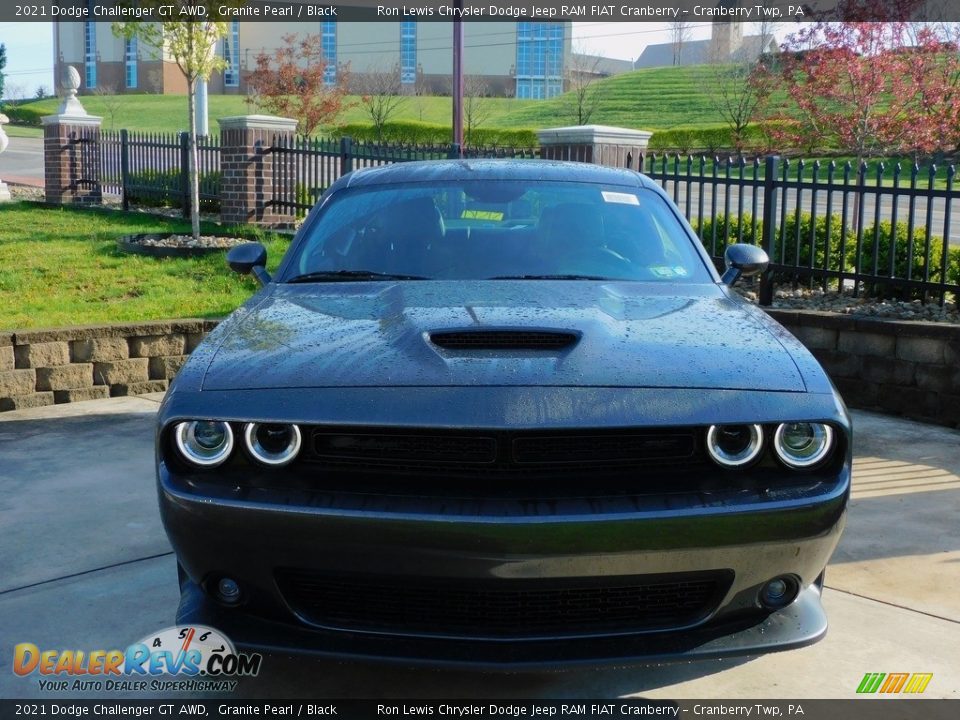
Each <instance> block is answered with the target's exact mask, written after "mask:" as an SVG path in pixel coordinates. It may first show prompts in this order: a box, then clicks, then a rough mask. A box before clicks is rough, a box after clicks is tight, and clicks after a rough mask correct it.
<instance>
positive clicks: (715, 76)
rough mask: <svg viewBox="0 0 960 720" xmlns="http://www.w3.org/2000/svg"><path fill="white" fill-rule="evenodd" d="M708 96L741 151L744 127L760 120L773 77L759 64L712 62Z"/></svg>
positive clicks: (744, 133) (707, 89)
mask: <svg viewBox="0 0 960 720" xmlns="http://www.w3.org/2000/svg"><path fill="white" fill-rule="evenodd" d="M708 77H709V82H708V84H707V87H706V91H707V92H706V94H707V97H709V98H710V102H711V104H712V105H713V107H714V109H715V110H716V111H717V113H718V114H719V115H720V116H721V117H722V118H723V120H724V122H725V123H726V124H727V126H728V127H729V128H730V131H731V133H732V135H733V142H734V144H735V145H736V148H737V150H738V151H742V150H743V146H744V141H745V139H746V138H745V135H746V130H747V127H748V126H749V125H750V123H752V122H754V121H756V120H757V119H759V117H760V115H761V111H762V110H763V108H764V106H765V104H766V101H767V99H768V98H769V97H770V93H771V91H772V89H773V84H774V81H773V78H772V77H771V75H770V74H769V73H768V72H767V70H766V68H765V67H764V66H763V65H762V64H760V63H711V64H710V65H709V71H708Z"/></svg>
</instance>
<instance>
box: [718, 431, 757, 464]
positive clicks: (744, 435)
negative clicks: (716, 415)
mask: <svg viewBox="0 0 960 720" xmlns="http://www.w3.org/2000/svg"><path fill="white" fill-rule="evenodd" d="M762 450H763V428H762V427H760V426H759V425H711V426H710V428H709V429H708V430H707V452H708V453H709V454H710V459H711V460H713V461H714V462H715V463H716V464H717V465H720V466H721V467H728V468H735V467H743V466H744V465H749V464H750V463H752V462H753V461H754V460H756V459H757V457H758V456H759V455H760V452H761V451H762Z"/></svg>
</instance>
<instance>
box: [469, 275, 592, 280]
mask: <svg viewBox="0 0 960 720" xmlns="http://www.w3.org/2000/svg"><path fill="white" fill-rule="evenodd" d="M610 279H611V278H608V277H604V276H603V275H496V276H494V277H491V278H487V280H610Z"/></svg>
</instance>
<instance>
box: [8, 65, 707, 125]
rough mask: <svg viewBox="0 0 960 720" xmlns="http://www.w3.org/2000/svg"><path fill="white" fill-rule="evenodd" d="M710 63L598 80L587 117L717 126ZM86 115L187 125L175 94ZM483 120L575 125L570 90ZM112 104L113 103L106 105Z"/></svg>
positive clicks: (419, 112)
mask: <svg viewBox="0 0 960 720" xmlns="http://www.w3.org/2000/svg"><path fill="white" fill-rule="evenodd" d="M715 82H716V80H715V76H714V74H713V71H712V69H711V67H710V66H707V65H700V66H691V67H666V68H648V69H644V70H635V71H633V72H629V73H624V74H622V75H617V76H615V77H611V78H608V79H606V80H602V81H599V82H598V83H596V85H595V87H596V88H598V89H600V91H601V92H602V98H603V100H602V103H601V105H600V107H599V108H598V109H597V111H596V112H595V114H594V116H593V117H591V118H590V122H592V123H597V124H603V125H617V126H621V127H627V128H639V129H646V130H666V129H670V128H677V127H706V126H711V125H723V123H724V121H723V118H722V117H721V116H720V115H719V114H718V113H717V111H716V109H715V108H714V106H713V104H712V103H711V102H710V96H709V95H708V94H707V88H709V87H710V86H711V84H713V83H715ZM80 100H81V102H82V103H83V105H84V107H85V108H86V109H87V111H88V112H89V113H90V114H92V115H100V116H103V118H104V120H103V127H104V128H105V129H108V130H109V129H111V128H113V129H119V128H128V129H131V130H133V129H136V130H142V131H146V132H174V131H177V130H182V129H185V128H186V127H187V100H186V98H185V97H184V96H182V95H181V96H178V95H120V96H117V98H116V100H115V102H114V101H112V100H110V99H105V98H103V97H100V96H97V95H86V96H82V97H81V98H80ZM347 101H348V104H352V105H353V106H352V107H351V108H349V109H348V110H346V111H345V112H344V113H343V114H342V115H341V116H340V118H339V122H340V123H353V122H364V121H367V120H368V118H367V116H366V114H365V113H364V110H363V108H362V107H361V106H360V105H359V103H358V102H357V98H356V97H348V99H347ZM58 102H59V101H58V100H57V99H56V98H47V99H45V100H35V101H31V102H28V103H24V105H23V106H22V107H23V108H24V109H25V110H27V111H28V112H29V113H30V114H31V115H33V116H34V118H36V117H39V116H41V115H49V114H52V113H54V112H55V111H56V108H57V104H58ZM481 102H482V104H483V114H485V115H486V116H487V117H486V119H485V120H484V121H483V122H482V123H481V124H482V125H484V126H487V127H499V128H533V129H537V128H544V127H557V126H562V125H574V124H576V108H575V106H574V103H573V101H572V94H570V93H567V94H566V95H563V96H561V97H557V98H553V99H550V100H518V99H516V98H485V99H482V100H481ZM114 104H115V105H116V107H115V108H112V107H111V105H114ZM251 112H257V110H256V109H252V108H251V107H250V106H249V105H248V104H247V102H246V98H245V97H244V96H239V95H210V119H211V123H212V124H213V129H215V128H216V123H215V119H216V118H220V117H227V116H230V115H245V114H249V113H251ZM451 112H452V111H451V99H450V98H449V97H407V98H404V99H403V101H402V103H401V106H400V108H399V109H398V111H397V114H396V116H395V117H393V118H391V119H393V120H418V121H422V122H428V123H441V124H448V123H450V118H451Z"/></svg>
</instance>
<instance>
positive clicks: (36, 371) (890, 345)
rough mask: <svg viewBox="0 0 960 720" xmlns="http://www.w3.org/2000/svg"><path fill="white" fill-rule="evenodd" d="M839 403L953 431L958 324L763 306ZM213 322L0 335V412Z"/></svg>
mask: <svg viewBox="0 0 960 720" xmlns="http://www.w3.org/2000/svg"><path fill="white" fill-rule="evenodd" d="M768 312H769V313H770V315H771V316H773V317H774V318H775V319H776V320H777V321H778V322H780V323H782V324H783V325H784V326H786V327H787V329H789V330H790V331H791V332H792V333H793V334H794V335H796V336H797V337H798V338H799V339H800V341H801V342H803V344H804V345H806V346H807V347H808V348H810V350H811V351H812V352H813V354H814V355H816V357H817V358H818V359H819V360H820V362H821V363H822V364H823V366H824V368H825V369H826V371H827V372H828V373H829V374H830V376H831V378H833V381H834V383H836V385H837V388H838V389H839V390H840V393H841V395H843V398H844V400H845V401H846V402H847V404H848V405H850V406H851V407H855V408H862V409H866V410H877V411H880V412H886V413H890V414H894V415H902V416H904V417H910V418H914V419H917V420H923V421H926V422H933V423H937V424H940V425H948V426H950V427H960V325H945V324H941V323H925V322H896V321H889V320H871V319H865V318H860V319H854V318H851V317H849V316H846V315H836V314H832V313H820V312H808V311H793V310H770V311H768ZM215 325H216V321H213V320H179V321H171V322H150V323H135V324H127V325H105V326H96V327H85V328H64V329H60V330H27V331H23V332H7V333H0V411H3V410H16V409H18V408H27V407H37V406H40V405H52V404H54V403H64V402H74V401H77V400H91V399H95V398H105V397H115V396H118V395H136V394H139V393H148V392H159V391H163V390H166V389H167V385H168V384H169V381H170V379H171V378H172V377H173V376H174V375H175V374H176V373H177V370H179V369H180V366H181V365H183V362H184V360H186V357H187V355H188V354H189V353H190V352H191V351H192V350H193V349H194V348H195V347H196V346H197V344H199V342H200V341H201V340H202V339H203V338H204V337H205V336H206V334H207V333H208V332H210V330H212V329H213V327H214V326H215Z"/></svg>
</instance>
